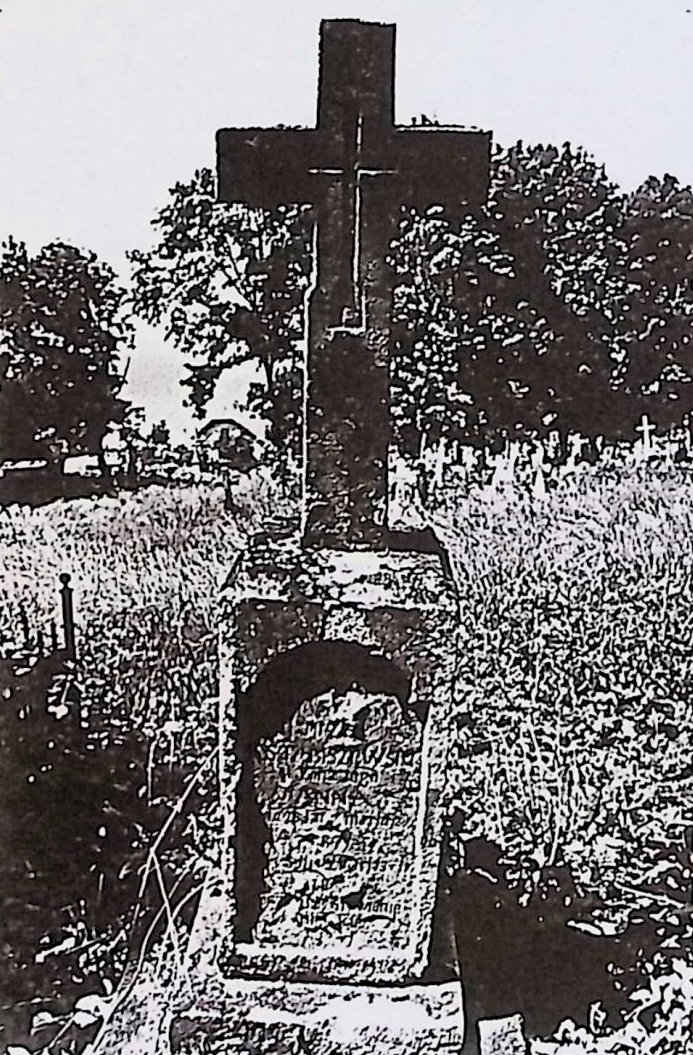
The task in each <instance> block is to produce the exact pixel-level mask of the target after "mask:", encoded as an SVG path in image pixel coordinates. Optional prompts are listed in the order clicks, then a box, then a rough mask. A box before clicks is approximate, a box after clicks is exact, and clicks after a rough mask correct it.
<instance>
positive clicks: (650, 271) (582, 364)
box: [392, 143, 691, 450]
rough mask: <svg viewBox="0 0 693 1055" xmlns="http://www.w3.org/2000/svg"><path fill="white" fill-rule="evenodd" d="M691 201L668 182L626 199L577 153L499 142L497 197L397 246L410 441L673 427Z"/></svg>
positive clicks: (400, 366)
mask: <svg viewBox="0 0 693 1055" xmlns="http://www.w3.org/2000/svg"><path fill="white" fill-rule="evenodd" d="M689 198H690V191H687V190H685V189H681V188H680V187H679V186H678V184H676V182H675V181H672V180H671V179H670V178H667V180H665V181H664V182H663V183H661V184H660V183H659V182H658V181H655V180H651V181H649V183H648V184H646V185H645V187H644V188H642V189H641V190H640V191H638V192H636V193H635V194H634V195H632V196H631V197H630V198H628V197H626V196H625V195H623V194H621V193H620V192H619V191H618V189H617V188H616V187H615V186H614V185H613V184H612V183H610V182H609V180H608V179H607V177H606V175H605V173H604V170H603V169H600V168H598V167H597V165H596V164H595V163H594V161H593V160H592V159H591V158H590V157H589V156H588V155H587V154H585V152H584V151H581V150H577V151H575V150H573V149H571V148H570V146H568V145H566V146H564V147H563V148H562V150H558V149H557V148H555V147H546V148H544V147H542V146H536V147H534V146H526V145H524V144H522V143H518V144H516V145H515V146H514V147H512V148H510V149H503V148H498V149H497V150H496V153H495V155H494V157H493V160H492V173H491V188H490V193H489V198H488V201H487V203H486V204H485V206H484V207H483V208H482V209H480V210H479V211H478V212H477V213H476V214H473V215H470V216H468V217H467V218H466V219H465V220H464V221H463V223H462V224H461V225H460V226H459V227H456V226H453V225H452V224H451V223H450V222H449V221H448V220H447V219H446V217H445V214H444V213H442V212H441V211H440V210H432V211H430V212H429V213H427V214H426V215H420V214H412V215H410V216H408V217H405V218H404V219H403V221H402V224H401V226H400V233H399V236H398V238H397V239H396V241H395V243H394V245H393V248H392V265H393V267H394V271H395V275H396V279H397V285H396V287H395V319H396V339H397V345H396V352H395V361H394V408H393V409H394V413H395V416H396V421H397V425H398V431H399V434H400V437H401V438H402V439H403V442H404V446H405V448H408V449H409V450H412V449H414V448H415V447H416V445H417V443H419V442H420V441H421V439H422V438H426V437H430V438H431V439H434V440H435V439H438V438H439V436H440V435H441V433H442V434H446V435H448V436H453V437H454V436H458V437H462V438H464V439H466V440H467V441H472V442H486V441H487V440H488V439H489V438H491V439H493V438H494V437H495V438H510V439H515V438H521V437H523V436H533V437H542V436H545V435H546V434H547V433H548V432H549V431H556V432H558V433H559V434H560V435H561V436H562V437H563V439H565V437H566V436H567V435H568V434H569V433H570V432H580V433H582V434H584V435H586V436H587V437H589V438H591V439H594V438H596V437H597V436H602V437H606V438H607V439H608V440H619V439H623V438H626V439H632V437H633V427H634V425H635V423H636V422H637V421H638V420H639V418H640V416H641V415H642V414H643V413H649V414H650V415H651V416H653V417H654V419H655V421H656V422H657V423H658V424H659V425H660V427H662V428H668V427H669V426H670V425H671V424H673V423H675V422H680V421H681V419H682V418H683V417H684V416H685V415H686V414H687V413H688V411H689V410H690V406H691V387H690V385H689V383H688V379H689V376H690V374H689V369H690V362H689V357H690V353H689V351H688V345H689V341H690V333H691V331H690V319H689V314H688V308H687V304H688V301H689V299H690V294H689V287H690V262H689V260H688V256H689V248H688V247H689V246H690V233H689V229H688V226H687V225H688V224H689V222H690V216H689ZM687 385H688V387H686V386H687Z"/></svg>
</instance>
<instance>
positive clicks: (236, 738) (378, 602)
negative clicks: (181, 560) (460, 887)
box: [218, 538, 458, 985]
mask: <svg viewBox="0 0 693 1055" xmlns="http://www.w3.org/2000/svg"><path fill="white" fill-rule="evenodd" d="M222 606H223V608H222V612H223V615H222V620H221V641H220V653H221V654H220V662H221V680H222V694H221V695H222V701H221V721H220V726H221V735H222V744H225V745H226V746H227V751H226V752H225V754H224V758H223V760H222V771H221V773H220V780H221V800H222V813H223V814H224V816H225V817H226V818H227V824H228V828H227V831H231V832H233V833H234V834H233V836H232V838H231V839H229V840H228V841H227V844H226V848H225V850H226V852H225V856H224V859H223V860H222V867H221V890H220V891H219V892H218V893H219V895H220V898H219V900H220V903H221V905H222V908H221V909H220V910H219V912H218V915H219V916H220V918H221V924H220V926H219V928H218V930H219V933H220V936H221V949H222V951H221V955H220V960H219V963H220V966H221V968H222V970H224V971H225V972H226V973H227V975H228V976H229V977H238V976H239V975H240V976H243V977H246V978H249V979H252V978H256V979H259V978H260V977H264V978H265V980H269V979H271V978H274V979H275V980H277V979H278V978H282V979H287V978H291V979H292V980H293V981H296V982H298V981H299V980H300V981H304V982H313V983H315V982H318V981H321V982H325V983H326V984H330V983H333V982H341V983H343V984H359V983H362V984H366V985H368V984H373V983H377V984H381V985H389V984H403V983H406V982H411V981H414V980H419V981H421V979H422V976H423V975H424V973H425V971H426V968H427V966H428V957H429V946H430V937H431V926H432V920H433V915H434V911H435V899H436V891H437V886H438V873H439V865H440V857H441V839H442V809H441V792H442V788H443V784H444V777H445V760H446V754H447V740H448V735H447V734H448V725H449V722H450V718H451V710H452V706H453V679H454V665H455V659H456V655H455V634H456V628H457V619H458V608H457V597H456V594H455V590H454V584H453V583H452V581H451V579H450V577H449V575H448V574H447V570H446V568H445V564H444V562H443V561H442V560H441V558H440V556H439V555H437V554H435V553H421V552H406V551H401V550H400V551H393V550H390V551H381V552H367V551H366V552H345V551H337V550H321V551H311V552H305V551H304V550H302V548H301V545H300V539H298V538H288V539H284V540H274V541H270V542H263V543H262V544H261V545H259V546H256V547H254V548H253V549H252V550H250V551H249V552H248V553H247V554H246V555H245V556H244V558H243V560H242V561H241V563H240V565H239V566H238V567H237V568H236V569H234V573H233V574H232V576H231V578H230V581H229V583H228V584H227V587H226V590H225V591H224V595H223V599H222ZM224 687H225V689H224ZM352 691H353V694H354V697H355V704H356V711H355V713H363V714H367V715H372V716H373V717H372V718H364V719H363V727H362V728H361V727H358V726H357V725H354V724H353V722H352V725H349V724H348V722H347V719H346V718H340V719H339V721H340V723H341V724H340V725H339V727H338V728H337V731H336V733H335V732H334V731H333V730H332V727H331V726H330V725H329V722H330V721H331V717H330V716H331V715H332V714H333V713H335V712H337V711H340V713H346V707H347V706H351V705H352V704H351V702H350V697H349V694H350V693H352ZM369 694H370V695H369ZM364 699H367V700H371V701H372V700H376V701H378V700H379V701H381V702H380V703H375V704H372V703H368V704H367V705H366V706H367V707H371V708H372V709H371V710H369V711H365V710H363V709H362V710H361V711H359V708H360V707H361V703H362V701H363V700H364ZM345 700H346V704H345V702H344V701H345ZM315 701H317V702H315ZM320 701H322V702H320ZM382 701H384V702H382ZM306 704H307V705H308V706H307V707H306ZM311 707H312V708H313V709H314V710H313V711H311V710H310V708H311ZM378 707H380V710H378V709H377V708H378ZM321 708H322V709H321ZM295 715H299V716H300V720H301V722H303V725H300V726H299V727H297V728H298V730H299V731H298V732H292V733H291V737H295V738H296V742H297V743H298V744H299V748H297V749H296V751H295V752H294V754H293V755H291V754H289V753H288V752H289V750H290V749H291V747H290V744H291V740H290V737H289V735H288V733H287V730H290V729H291V728H293V727H292V726H291V723H292V721H293V720H294V716H295ZM316 715H317V717H316ZM368 722H371V724H370V725H369V724H367V723H368ZM321 723H322V724H321ZM326 730H328V731H327V732H326ZM282 736H283V737H284V738H285V739H284V740H283V741H281V740H280V741H279V742H280V743H281V744H282V748H281V749H282V750H283V751H284V755H282V756H278V757H279V762H277V763H276V766H277V768H276V772H275V771H273V770H270V769H269V768H267V769H264V770H263V769H261V768H260V766H259V764H258V763H257V756H254V755H253V750H255V748H254V745H255V744H257V743H262V744H264V745H267V744H273V743H277V742H278V741H277V738H281V737H282ZM273 738H274V739H273ZM232 745H233V746H232ZM248 745H250V746H248ZM287 745H289V746H287ZM229 748H230V750H229ZM267 750H269V749H267ZM281 767H283V768H281ZM260 781H264V782H265V783H264V784H261V783H260ZM261 786H262V787H269V788H270V789H271V790H270V793H268V794H272V795H274V796H275V800H274V801H275V802H277V803H279V805H278V806H274V807H273V808H274V809H275V813H274V814H269V812H268V813H267V814H266V815H265V814H263V813H262V810H263V809H264V810H268V809H269V807H268V806H267V805H266V802H262V803H261V804H260V805H259V804H258V803H259V802H260V800H259V797H258V791H257V788H258V787H261ZM278 788H279V791H277V789H278ZM281 794H283V795H284V799H282V798H281ZM266 816H267V817H269V820H266ZM271 824H273V825H274V828H273V829H272V828H271V827H270V825H271ZM287 833H288V834H287ZM294 833H296V834H294ZM235 880H238V881H235ZM224 916H225V919H224ZM432 980H433V979H431V981H432ZM436 980H437V981H440V980H441V979H436Z"/></svg>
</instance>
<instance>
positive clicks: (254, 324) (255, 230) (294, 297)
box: [129, 169, 311, 451]
mask: <svg viewBox="0 0 693 1055" xmlns="http://www.w3.org/2000/svg"><path fill="white" fill-rule="evenodd" d="M153 226H154V227H155V229H156V232H157V240H156V243H155V245H154V247H153V248H152V249H151V250H149V251H147V252H141V251H137V250H135V251H133V252H132V253H131V254H129V258H130V261H131V262H132V264H133V265H134V272H133V291H134V292H133V304H134V309H135V311H136V312H137V313H138V314H139V315H140V316H141V317H142V318H144V319H146V320H147V321H148V322H150V323H155V324H164V325H165V327H166V337H167V339H169V340H170V341H172V343H173V344H174V345H175V346H176V347H177V348H178V349H179V350H180V351H181V352H182V354H183V355H184V356H185V360H186V367H187V377H186V378H185V379H184V380H183V382H182V384H183V385H184V387H185V388H187V390H188V397H187V401H188V402H189V404H191V405H192V406H193V408H194V409H195V411H196V413H197V415H198V417H200V418H203V417H204V416H205V413H206V407H207V404H208V403H209V401H210V399H211V398H212V396H213V394H214V389H215V386H216V383H217V381H218V380H219V378H220V377H221V376H222V374H223V373H224V372H225V371H226V370H228V369H230V368H232V367H234V366H238V365H240V364H242V363H246V362H254V363H255V364H256V365H257V367H258V368H259V374H260V378H261V380H260V381H258V382H257V383H255V384H254V385H252V386H251V390H250V409H254V410H258V411H260V412H261V413H263V414H264V415H265V416H266V417H267V418H268V419H269V421H270V425H271V438H273V439H274V440H275V442H276V443H277V444H278V445H282V446H284V447H285V448H286V446H287V445H288V446H293V447H294V451H295V449H296V443H297V439H296V437H297V434H298V424H299V412H300V384H301V377H302V374H301V365H300V364H301V358H302V351H301V349H302V345H303V340H304V335H303V321H304V314H303V298H304V294H305V290H306V287H307V284H308V277H309V273H310V268H311V263H310V260H311V255H310V238H311V234H310V226H309V223H308V222H307V214H306V211H305V210H303V209H301V208H299V207H286V208H280V209H277V210H276V211H274V212H270V211H265V210H257V209H248V208H246V207H244V206H241V205H231V206H230V205H225V204H223V203H218V202H217V201H216V190H215V185H214V177H213V175H212V172H211V171H210V170H209V169H202V170H199V171H198V172H196V173H195V175H194V177H193V179H192V180H191V181H190V182H189V183H178V184H176V186H175V187H174V188H173V189H172V190H171V192H170V200H169V203H168V204H167V205H166V206H165V207H164V208H163V209H162V210H161V211H160V212H159V213H158V215H157V216H156V218H155V219H154V220H153Z"/></svg>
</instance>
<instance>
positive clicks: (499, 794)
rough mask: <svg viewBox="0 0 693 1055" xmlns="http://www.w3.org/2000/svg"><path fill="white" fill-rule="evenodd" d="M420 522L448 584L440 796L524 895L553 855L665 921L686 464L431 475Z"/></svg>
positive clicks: (691, 540)
mask: <svg viewBox="0 0 693 1055" xmlns="http://www.w3.org/2000/svg"><path fill="white" fill-rule="evenodd" d="M434 520H435V523H436V526H437V529H438V532H439V534H440V535H441V537H442V538H444V540H445V543H446V546H447V549H448V551H449V553H450V555H451V559H452V562H453V567H454V572H455V575H456V578H457V581H458V584H459V590H460V597H461V626H460V648H459V661H458V683H457V697H458V707H459V717H460V718H461V719H463V720H461V721H460V723H459V724H460V727H459V729H458V731H457V732H456V733H455V734H454V741H453V745H452V757H451V763H450V769H449V773H448V791H449V796H450V800H451V804H453V805H455V806H456V807H457V808H458V809H459V810H460V811H461V813H462V814H463V816H464V817H465V818H466V833H468V834H476V835H485V836H487V837H490V838H493V839H495V840H497V841H498V842H499V843H500V844H501V845H502V846H503V847H504V848H505V849H506V851H507V854H508V859H509V861H510V862H511V863H512V866H513V868H514V869H515V872H516V875H517V877H518V879H520V880H522V881H523V882H524V883H525V885H526V888H527V894H528V893H529V891H530V889H531V888H532V886H533V884H534V883H536V881H537V880H538V879H539V877H540V875H541V871H542V869H543V868H544V867H545V866H546V865H557V864H561V863H568V864H570V866H571V868H572V870H573V872H574V875H575V876H576V878H577V879H578V881H579V882H580V883H581V885H582V886H583V888H585V889H586V890H591V891H595V892H598V893H600V894H601V895H602V896H603V897H605V898H607V899H608V900H609V903H610V904H611V906H612V909H613V912H614V913H616V914H618V912H619V911H622V912H626V911H627V910H628V909H629V908H632V907H633V905H634V904H636V903H637V904H646V905H650V906H652V907H654V908H656V906H657V905H659V906H660V907H662V910H663V912H666V910H667V906H668V908H669V914H670V916H671V915H672V912H673V913H674V915H676V912H679V918H681V913H682V912H683V909H684V906H682V904H681V902H680V900H677V897H676V890H677V887H678V890H679V892H680V889H681V886H682V883H683V885H684V886H685V882H684V881H683V880H682V879H681V877H678V878H677V880H676V881H675V882H673V883H672V882H670V883H669V886H670V887H673V890H674V893H672V892H671V890H669V892H668V893H666V892H665V894H664V895H662V894H661V892H660V893H658V892H657V891H653V890H651V889H650V887H651V882H650V880H651V878H652V870H653V868H655V866H656V867H657V868H658V869H659V874H660V878H661V879H662V880H664V879H665V878H668V879H669V880H671V878H672V877H671V874H669V875H668V876H667V875H666V874H665V873H666V872H667V864H666V862H667V854H668V849H667V848H668V847H669V846H674V844H676V843H677V841H680V839H681V836H682V833H683V832H684V831H685V829H686V828H687V827H689V826H690V825H693V770H692V769H691V757H692V756H693V709H692V708H691V706H690V702H691V690H692V688H693V574H692V572H693V483H692V482H691V479H690V476H689V475H688V473H686V472H685V471H683V470H679V471H677V470H671V471H669V472H668V473H666V474H663V473H661V472H653V471H651V470H648V468H647V467H641V468H640V469H637V470H634V469H630V470H623V471H618V470H615V469H614V470H611V471H610V472H609V473H608V474H606V473H604V472H603V471H600V470H598V469H596V470H588V471H583V472H580V473H578V474H577V475H574V476H570V477H564V478H563V479H562V480H560V481H559V483H558V486H557V487H556V489H555V490H553V491H550V492H549V493H548V494H547V495H546V496H545V497H542V498H536V497H532V496H531V495H530V494H529V492H528V491H527V490H526V489H523V488H522V487H520V486H511V485H507V486H505V487H503V488H501V489H493V488H486V489H481V490H478V491H476V492H474V493H472V494H468V495H466V496H464V497H460V493H459V491H458V490H456V489H454V488H448V490H447V491H446V492H443V493H440V494H439V495H438V504H437V509H436V511H435V513H434ZM672 862H673V857H672ZM671 868H672V869H673V863H672V864H671ZM670 872H671V869H670ZM648 891H649V892H648ZM662 897H663V900H662ZM619 906H620V907H619ZM672 918H673V917H672ZM687 933H688V932H687Z"/></svg>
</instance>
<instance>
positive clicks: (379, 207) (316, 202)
mask: <svg viewBox="0 0 693 1055" xmlns="http://www.w3.org/2000/svg"><path fill="white" fill-rule="evenodd" d="M394 53H395V26H394V25H381V24H376V23H364V22H359V21H352V20H329V21H324V22H322V24H321V31H320V77H319V94H318V114H317V127H316V128H313V129H305V128H302V129H259V128H245V129H225V130H222V131H220V132H219V133H218V135H217V149H218V176H219V197H220V200H222V201H228V202H237V201H242V202H244V203H246V204H248V205H249V206H253V207H262V208H273V207H276V206H277V205H280V204H287V203H292V202H295V203H303V204H309V205H311V206H313V209H314V215H315V218H316V221H317V236H316V248H317V259H316V274H315V281H314V289H313V292H312V296H311V299H310V310H309V334H308V357H307V378H306V383H307V399H306V412H305V414H304V433H305V511H304V517H305V519H304V527H303V544H304V545H305V546H308V547H316V546H317V547H332V548H337V549H360V548H371V547H377V548H385V547H386V546H387V527H386V503H387V461H388V448H389V445H390V431H391V430H390V414H389V363H388V359H389V351H390V342H391V338H390V312H391V300H392V287H393V278H392V276H391V274H390V273H389V271H388V268H387V265H386V263H385V257H386V255H387V250H388V246H389V244H390V242H391V240H392V238H393V236H394V234H395V233H396V229H397V223H398V220H399V218H400V217H401V210H402V208H403V207H417V208H419V209H425V208H427V207H430V206H432V205H444V206H446V207H447V208H448V209H449V210H452V212H453V214H454V213H455V212H458V213H463V212H464V211H468V210H469V208H470V207H474V206H475V205H478V204H479V203H480V202H481V201H483V199H484V197H485V195H486V191H487V185H488V168H489V152H490V137H489V136H488V135H487V134H485V133H478V132H477V133H470V132H465V131H463V130H462V129H459V128H440V127H438V126H435V125H430V126H425V127H417V128H415V129H413V128H402V127H397V126H396V125H395V123H394Z"/></svg>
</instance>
